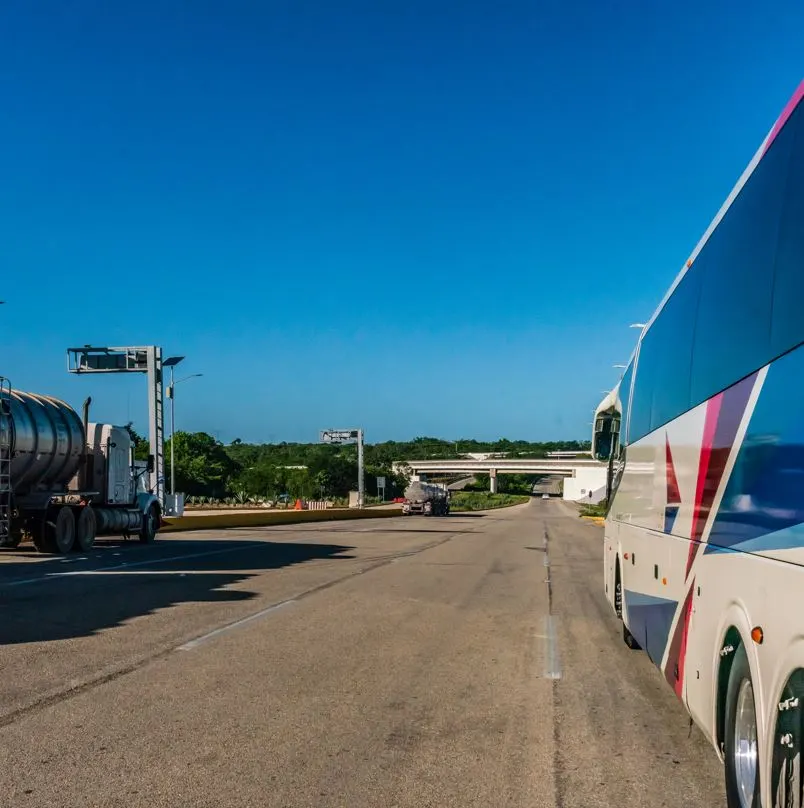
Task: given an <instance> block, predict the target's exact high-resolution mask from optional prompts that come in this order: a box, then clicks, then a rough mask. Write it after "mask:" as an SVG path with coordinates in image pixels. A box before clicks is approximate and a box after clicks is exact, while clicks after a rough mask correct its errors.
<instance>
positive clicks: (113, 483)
mask: <svg viewBox="0 0 804 808" xmlns="http://www.w3.org/2000/svg"><path fill="white" fill-rule="evenodd" d="M90 402H91V399H87V400H86V402H85V403H84V417H83V420H82V419H81V418H80V417H79V416H78V414H77V413H76V412H75V410H74V409H72V407H70V406H69V405H68V404H65V403H64V402H63V401H59V400H58V399H56V398H51V397H50V396H41V395H36V394H34V393H24V392H22V391H20V390H12V389H10V387H9V385H8V382H7V381H6V380H5V379H2V378H0V547H17V546H18V545H19V544H20V543H21V542H22V541H24V540H30V541H32V542H33V543H34V545H35V546H36V548H37V549H38V550H39V551H40V552H43V553H68V552H69V551H70V550H72V549H73V548H75V549H77V550H81V551H84V552H86V551H87V550H89V549H90V548H91V547H92V545H93V543H94V541H95V537H96V536H100V535H117V536H120V535H122V536H125V537H126V538H128V537H129V536H133V535H136V536H137V537H138V538H139V539H140V541H142V542H152V541H153V540H154V538H155V537H156V533H157V531H158V529H159V526H160V523H161V507H160V504H159V501H158V500H157V498H156V497H155V496H154V495H153V494H152V493H151V492H150V491H148V490H147V488H146V487H145V484H144V480H143V478H144V476H145V475H146V474H147V473H148V472H150V471H151V470H152V469H153V460H152V459H149V461H148V463H143V462H141V461H140V462H135V460H134V447H133V443H132V440H131V437H130V435H129V433H128V430H126V429H125V428H122V427H116V426H111V425H110V424H90V423H89V405H90Z"/></svg>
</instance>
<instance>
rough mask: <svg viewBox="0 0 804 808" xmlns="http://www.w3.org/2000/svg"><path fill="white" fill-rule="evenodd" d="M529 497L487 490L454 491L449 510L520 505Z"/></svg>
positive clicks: (475, 509)
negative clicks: (494, 492)
mask: <svg viewBox="0 0 804 808" xmlns="http://www.w3.org/2000/svg"><path fill="white" fill-rule="evenodd" d="M528 500H530V497H526V496H522V495H520V494H492V493H489V492H488V491H455V492H454V493H453V494H452V501H451V502H450V505H449V507H450V510H451V511H490V510H492V509H493V508H509V507H510V506H511V505H521V504H522V503H524V502H528Z"/></svg>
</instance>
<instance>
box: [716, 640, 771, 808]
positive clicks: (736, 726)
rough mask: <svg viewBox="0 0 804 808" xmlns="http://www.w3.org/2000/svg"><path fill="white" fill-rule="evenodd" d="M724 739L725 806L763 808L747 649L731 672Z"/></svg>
mask: <svg viewBox="0 0 804 808" xmlns="http://www.w3.org/2000/svg"><path fill="white" fill-rule="evenodd" d="M725 736H726V737H725V744H724V750H723V751H724V755H723V757H724V763H725V767H724V768H725V773H726V804H727V805H728V806H729V808H760V806H761V805H762V802H761V797H760V786H759V743H758V740H757V713H756V705H755V703H754V683H753V682H752V680H751V669H750V668H749V667H748V655H747V654H746V652H745V646H744V645H741V646H740V647H739V648H738V649H737V650H736V651H735V653H734V662H733V663H732V666H731V671H730V672H729V684H728V687H727V689H726V725H725Z"/></svg>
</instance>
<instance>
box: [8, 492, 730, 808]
mask: <svg viewBox="0 0 804 808" xmlns="http://www.w3.org/2000/svg"><path fill="white" fill-rule="evenodd" d="M601 540H602V531H601V529H600V528H598V527H595V526H593V525H590V524H587V523H584V522H581V520H579V519H578V518H577V517H575V516H573V514H572V511H571V509H570V508H569V507H568V506H566V505H564V504H563V503H560V502H556V501H545V500H541V499H536V500H534V501H533V502H532V503H531V504H529V505H526V506H521V507H517V508H513V509H509V510H506V511H497V512H494V513H490V514H486V515H475V516H460V515H453V516H451V517H449V518H445V519H437V518H433V519H426V518H416V517H413V518H411V519H408V520H405V519H401V518H399V519H382V520H379V519H378V520H377V521H374V520H371V521H368V522H366V521H361V522H359V523H347V522H339V523H330V524H313V525H299V526H292V527H291V526H288V527H274V528H269V529H239V530H229V531H224V532H222V533H220V534H210V533H206V534H202V533H196V534H183V535H181V536H180V537H176V538H173V537H171V538H165V539H164V540H162V541H160V542H159V543H157V544H156V545H154V546H151V547H142V546H139V545H134V544H132V545H128V546H120V545H115V544H110V545H108V546H105V547H104V546H100V547H98V548H97V549H96V550H93V552H92V553H91V554H89V555H88V556H72V557H70V558H69V559H66V560H63V559H55V560H54V559H44V560H43V559H41V558H39V557H36V556H33V555H32V554H31V555H28V554H25V553H15V554H8V555H3V556H2V557H0V608H1V609H2V611H0V639H2V649H1V650H0V653H2V667H1V668H0V670H2V692H1V693H2V694H1V695H0V805H2V806H14V808H20V806H48V808H55V807H56V806H76V807H78V806H81V808H84V806H133V807H135V806H148V807H149V808H155V806H170V808H179V807H180V806H209V808H213V806H214V807H216V808H217V806H238V807H239V806H272V807H273V806H276V807H277V808H280V807H282V808H284V807H287V808H296V806H299V807H300V808H306V807H307V806H310V807H311V808H312V806H316V808H318V807H319V806H323V807H324V808H329V806H344V808H346V807H347V806H348V808H361V807H362V806H371V807H372V808H373V807H374V806H377V808H397V807H398V808H414V806H415V808H424V807H425V806H464V807H465V806H484V807H487V806H528V807H529V808H533V807H534V806H536V807H537V808H538V807H539V806H546V807H547V806H549V807H552V806H555V807H556V808H571V807H572V808H574V807H575V806H578V808H580V806H584V808H588V807H589V806H611V808H614V807H615V806H617V808H637V807H638V808H652V806H657V807H658V806H673V807H675V806H689V805H695V806H713V807H719V806H723V805H724V798H723V789H722V784H721V779H722V773H721V767H720V764H719V762H718V761H717V758H716V756H715V754H714V752H713V751H712V750H711V748H710V747H709V746H708V745H707V744H706V743H705V742H704V741H703V739H702V737H701V736H700V735H699V733H698V732H697V730H695V729H692V730H690V727H689V724H688V720H687V717H686V714H685V713H684V711H683V710H682V708H681V706H680V705H679V704H678V702H677V701H676V698H675V696H674V695H673V693H672V692H671V691H670V690H669V688H667V686H666V685H665V684H663V680H662V677H661V676H660V675H659V674H658V672H657V671H656V670H655V669H654V668H653V667H652V665H651V664H650V662H649V661H648V659H647V657H645V656H644V655H643V654H641V653H635V652H632V651H629V650H628V649H627V648H626V647H625V646H624V645H623V643H622V640H621V634H620V631H619V626H618V624H617V622H616V621H615V619H614V617H613V615H611V614H610V612H609V610H608V607H607V605H606V603H605V600H604V598H603V595H602V592H601V569H600V565H601V555H602V553H601ZM548 580H549V582H550V583H549V584H548V583H547V581H548Z"/></svg>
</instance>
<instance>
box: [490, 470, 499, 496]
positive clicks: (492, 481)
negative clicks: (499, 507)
mask: <svg viewBox="0 0 804 808" xmlns="http://www.w3.org/2000/svg"><path fill="white" fill-rule="evenodd" d="M489 491H491V493H492V494H496V493H497V469H489Z"/></svg>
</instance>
